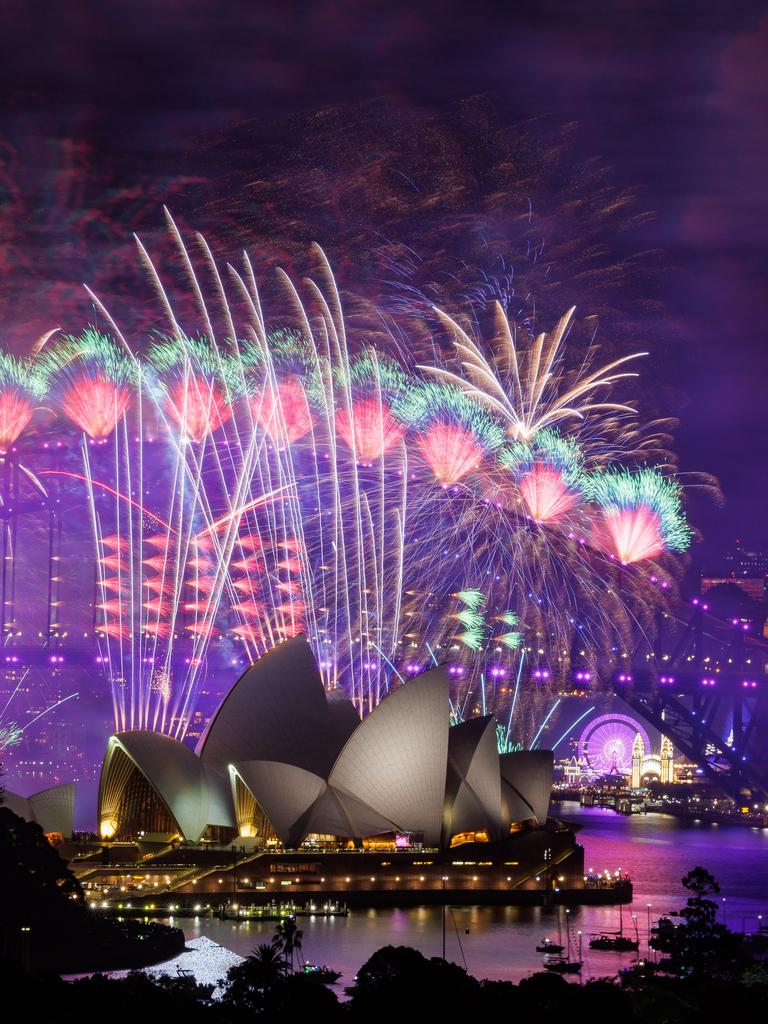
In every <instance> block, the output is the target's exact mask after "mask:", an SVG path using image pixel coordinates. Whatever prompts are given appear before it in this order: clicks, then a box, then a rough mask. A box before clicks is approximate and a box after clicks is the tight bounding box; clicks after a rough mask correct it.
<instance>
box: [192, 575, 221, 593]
mask: <svg viewBox="0 0 768 1024" xmlns="http://www.w3.org/2000/svg"><path fill="white" fill-rule="evenodd" d="M215 582H216V581H215V580H214V578H213V577H212V576H196V577H195V579H193V580H187V586H188V587H192V589H193V590H199V591H200V593H201V594H210V592H211V591H212V590H213V587H214V584H215Z"/></svg>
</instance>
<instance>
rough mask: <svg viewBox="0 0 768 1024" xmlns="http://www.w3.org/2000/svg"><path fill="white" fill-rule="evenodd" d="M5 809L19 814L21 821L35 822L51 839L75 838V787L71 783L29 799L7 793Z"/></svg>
mask: <svg viewBox="0 0 768 1024" xmlns="http://www.w3.org/2000/svg"><path fill="white" fill-rule="evenodd" d="M3 806H4V807H7V808H8V809H9V810H10V811H13V813H14V814H18V816H19V817H20V818H24V819H25V820H26V821H33V822H35V824H36V825H39V826H40V828H41V829H42V830H43V832H45V834H46V835H47V836H49V837H50V836H60V837H62V838H64V837H68V836H71V835H72V821H73V818H74V814H75V787H74V784H73V783H71V782H68V783H65V784H64V785H63V786H52V787H51V788H50V789H43V790H40V792H39V793H33V794H32V796H29V797H23V796H18V795H17V794H16V793H9V792H8V790H6V791H5V793H4V794H3Z"/></svg>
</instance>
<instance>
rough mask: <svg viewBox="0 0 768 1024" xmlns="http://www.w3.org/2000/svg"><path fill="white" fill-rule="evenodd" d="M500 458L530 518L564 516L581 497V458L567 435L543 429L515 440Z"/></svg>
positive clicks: (543, 520)
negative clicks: (510, 473) (522, 439)
mask: <svg viewBox="0 0 768 1024" xmlns="http://www.w3.org/2000/svg"><path fill="white" fill-rule="evenodd" d="M499 461H500V462H501V463H502V465H504V466H506V467H507V468H508V469H510V470H511V471H512V473H513V475H514V477H515V478H516V480H517V486H518V488H519V490H520V495H521V497H522V499H523V501H524V503H525V507H526V509H527V511H528V514H529V515H530V517H531V519H533V520H535V521H536V522H537V523H547V522H553V521H556V520H560V519H562V518H564V517H565V516H566V515H567V514H568V513H569V512H570V511H572V509H574V508H575V507H576V505H577V504H578V503H579V501H580V499H581V497H582V489H581V477H582V475H583V462H584V458H583V455H582V452H581V450H580V448H579V446H578V444H577V443H576V442H575V441H574V440H573V438H570V437H561V436H560V434H558V433H557V431H554V430H550V429H547V428H545V429H544V430H541V431H539V432H538V433H537V434H536V435H535V437H534V438H533V439H532V440H531V441H517V442H515V443H514V444H512V445H511V446H510V447H509V448H507V449H505V450H504V451H503V452H502V453H501V455H500V457H499Z"/></svg>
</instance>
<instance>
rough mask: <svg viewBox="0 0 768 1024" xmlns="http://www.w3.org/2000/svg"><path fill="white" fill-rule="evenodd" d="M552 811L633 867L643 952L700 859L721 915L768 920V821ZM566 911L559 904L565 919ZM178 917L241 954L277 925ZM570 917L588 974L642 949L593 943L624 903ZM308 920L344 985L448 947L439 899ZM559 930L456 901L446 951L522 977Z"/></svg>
mask: <svg viewBox="0 0 768 1024" xmlns="http://www.w3.org/2000/svg"><path fill="white" fill-rule="evenodd" d="M553 813H554V814H555V815H557V816H558V817H562V818H564V819H565V820H567V821H571V822H574V823H576V824H579V825H582V826H583V828H582V831H581V832H580V833H579V837H578V838H579V841H580V842H581V843H582V845H583V846H584V848H585V851H586V866H587V868H594V869H595V870H603V869H610V870H611V871H615V870H617V869H618V868H621V869H624V870H629V871H630V873H631V875H632V877H633V880H634V886H635V895H634V902H633V904H632V906H631V907H629V908H624V911H623V926H624V931H625V933H627V932H629V934H630V935H634V934H635V931H637V935H638V937H639V939H640V943H641V945H640V955H641V956H642V955H645V954H646V953H647V945H646V944H647V934H648V923H649V920H653V921H655V920H656V919H657V918H658V917H659V916H660V915H662V914H665V913H667V912H669V911H670V910H674V909H677V908H679V907H680V906H682V905H683V904H684V902H685V897H686V895H687V894H686V893H685V891H684V890H683V888H682V886H681V884H680V880H681V878H682V877H683V875H684V874H685V873H686V872H687V871H689V870H690V869H691V868H693V867H696V866H697V865H701V866H703V867H705V868H707V869H708V870H709V871H711V872H712V873H713V874H714V875H715V877H716V878H717V879H718V881H719V883H720V888H721V893H720V902H721V911H720V913H721V919H722V920H724V921H726V923H727V924H728V925H729V926H730V927H732V928H736V929H740V930H741V929H745V930H748V931H755V930H756V929H757V927H758V924H759V923H760V919H759V916H758V915H761V914H762V915H763V920H764V921H765V923H768V830H765V829H763V830H757V829H750V828H738V827H724V826H718V825H711V824H706V823H704V822H699V823H697V822H690V821H682V820H679V819H676V818H672V817H669V816H667V815H662V814H648V815H634V816H631V817H625V816H623V815H618V814H615V813H614V812H613V811H609V810H606V809H602V808H580V807H579V805H578V804H575V803H563V804H558V805H554V806H553ZM563 914H564V912H563V911H560V915H561V917H560V920H561V921H562V922H564V916H562V915H563ZM633 915H634V917H633ZM178 923H179V924H180V926H181V927H183V929H184V931H185V934H186V935H187V938H190V939H191V938H197V937H199V936H201V935H204V936H207V937H208V938H210V939H212V940H214V941H215V942H218V943H220V944H221V945H223V946H225V947H227V948H228V949H231V950H232V951H233V952H235V953H239V954H240V955H241V956H247V955H248V953H250V951H251V950H252V949H253V948H254V947H255V946H256V945H258V944H259V943H262V942H268V941H270V939H271V937H272V934H273V933H274V924H273V923H269V922H263V923H259V922H244V923H238V922H235V921H219V920H217V919H213V920H211V919H205V918H202V919H199V920H188V919H187V920H182V921H180V922H178ZM569 923H570V933H571V938H572V940H573V942H574V945H575V944H577V942H578V932H579V931H581V932H582V938H583V959H584V972H583V976H584V977H585V978H586V977H600V976H606V975H612V974H614V973H615V972H616V971H617V970H618V969H619V968H620V967H622V966H626V965H628V964H630V963H631V962H632V961H633V960H634V959H635V958H636V955H637V954H634V953H625V954H617V953H599V952H593V951H591V950H589V949H588V937H589V934H590V933H592V932H599V931H602V930H611V931H614V930H616V929H617V928H618V925H619V910H618V908H616V907H583V908H579V907H574V908H573V909H572V910H571V911H570V913H569ZM300 927H301V928H302V929H303V932H304V939H303V952H304V956H305V957H306V959H307V960H310V961H313V962H315V963H324V964H328V965H329V966H331V967H334V968H336V969H337V970H340V971H342V972H343V976H342V979H341V985H344V984H351V982H352V980H353V978H354V975H355V972H356V970H357V969H358V968H359V967H360V966H361V964H363V963H364V962H365V960H366V959H367V958H368V957H369V956H370V955H371V953H373V952H374V951H375V950H376V949H379V948H380V947H381V946H384V945H388V944H391V945H408V946H414V947H415V948H417V949H419V950H421V952H422V953H424V955H425V956H440V955H441V953H442V942H443V927H442V910H441V908H439V907H437V908H435V907H433V908H419V907H416V908H410V909H407V910H405V909H404V910H374V909H371V910H355V911H352V912H350V915H349V917H347V918H319V917H318V918H312V917H309V918H306V919H302V920H301V923H300ZM564 927H565V925H564V923H563V929H564ZM557 931H558V911H557V910H556V909H543V908H520V907H456V908H450V907H449V908H448V910H447V912H446V956H447V957H448V959H450V960H453V961H454V962H456V963H458V964H464V963H466V966H467V969H468V970H469V971H470V973H472V974H474V975H475V976H476V977H478V978H505V979H509V980H512V981H518V980H519V979H520V978H522V977H525V976H526V975H528V974H531V973H532V972H534V971H536V970H541V965H542V957H541V954H537V953H536V952H535V948H534V947H535V946H536V944H537V943H538V942H539V941H540V940H541V938H542V937H543V936H545V935H549V936H551V937H556V936H557Z"/></svg>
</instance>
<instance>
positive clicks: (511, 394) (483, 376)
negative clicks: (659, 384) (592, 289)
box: [421, 302, 647, 441]
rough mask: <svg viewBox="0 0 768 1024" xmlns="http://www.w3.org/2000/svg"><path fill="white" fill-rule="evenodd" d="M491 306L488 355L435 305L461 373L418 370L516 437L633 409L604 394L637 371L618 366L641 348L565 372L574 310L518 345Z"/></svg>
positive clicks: (505, 321)
mask: <svg viewBox="0 0 768 1024" xmlns="http://www.w3.org/2000/svg"><path fill="white" fill-rule="evenodd" d="M495 310H496V340H495V346H494V348H493V354H492V355H491V356H490V357H489V355H488V354H487V353H486V352H485V351H484V350H483V349H482V348H481V347H480V346H479V345H478V344H477V343H476V342H475V341H473V340H472V338H470V336H469V335H468V334H467V332H466V331H465V330H464V329H463V328H462V327H461V326H460V325H459V324H458V323H457V322H456V321H455V320H453V319H452V318H451V317H449V316H448V315H447V314H446V313H443V312H441V311H440V310H436V312H437V314H438V316H439V317H440V319H441V320H442V321H443V323H444V324H445V325H446V327H447V328H448V330H449V331H450V332H451V333H452V334H453V337H454V347H455V349H456V353H457V355H458V357H459V359H460V361H461V370H462V372H461V374H459V373H455V372H452V371H450V370H447V369H444V368H441V367H430V366H423V367H421V369H422V370H424V371H425V372H427V373H430V374H432V375H434V376H436V377H438V378H439V379H441V380H447V381H450V382H451V383H452V384H453V385H455V386H456V387H458V388H459V389H460V390H461V391H463V392H465V393H466V394H467V395H470V396H472V398H474V399H475V401H477V402H479V403H481V404H483V405H484V406H485V407H486V408H488V409H489V410H491V411H492V412H493V413H495V414H496V415H497V416H499V417H500V418H501V419H502V420H503V421H504V422H505V423H506V426H507V432H508V433H509V434H510V436H511V437H512V438H514V439H515V440H518V441H530V440H532V439H533V438H534V437H535V436H536V434H537V433H538V432H539V431H540V430H542V429H544V428H545V427H554V426H560V425H568V424H570V423H572V422H573V421H583V420H584V419H585V418H586V417H587V416H589V418H590V419H591V420H592V421H594V420H595V419H598V418H604V417H606V416H613V414H614V413H617V412H621V413H627V414H630V415H632V414H634V411H635V410H634V409H633V408H632V407H631V406H629V405H626V404H622V403H616V402H609V401H607V399H606V398H605V397H604V395H605V392H606V391H609V390H610V389H611V388H612V387H613V385H614V384H615V383H616V382H617V381H619V380H623V379H624V378H627V377H636V376H637V374H636V373H634V372H630V371H626V370H624V369H622V367H624V366H626V364H627V363H630V362H633V361H634V360H636V359H639V358H640V357H641V356H644V355H647V353H646V352H634V353H632V354H631V355H626V356H622V357H621V358H620V359H614V360H613V361H612V362H610V363H607V364H606V365H604V366H600V367H598V368H597V369H593V368H592V365H591V359H588V360H586V361H585V362H584V363H583V364H582V365H581V367H580V369H579V371H578V373H576V374H575V375H569V374H567V373H565V372H564V370H563V366H562V363H563V353H564V346H565V341H566V338H567V335H568V331H569V329H570V327H571V324H572V321H573V315H574V312H575V309H569V310H568V312H567V313H565V314H564V316H562V317H561V318H560V320H559V321H558V323H557V325H556V327H555V328H554V330H553V331H551V332H550V333H542V334H539V335H538V336H537V337H536V338H535V340H534V341H533V343H532V344H531V345H530V346H529V347H528V348H526V349H522V350H521V349H520V348H519V346H518V342H517V340H516V338H515V331H514V328H513V325H512V324H510V322H509V319H508V318H507V316H506V314H505V313H504V310H503V309H502V307H501V304H500V303H498V302H497V303H496V304H495ZM590 355H591V354H590Z"/></svg>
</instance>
